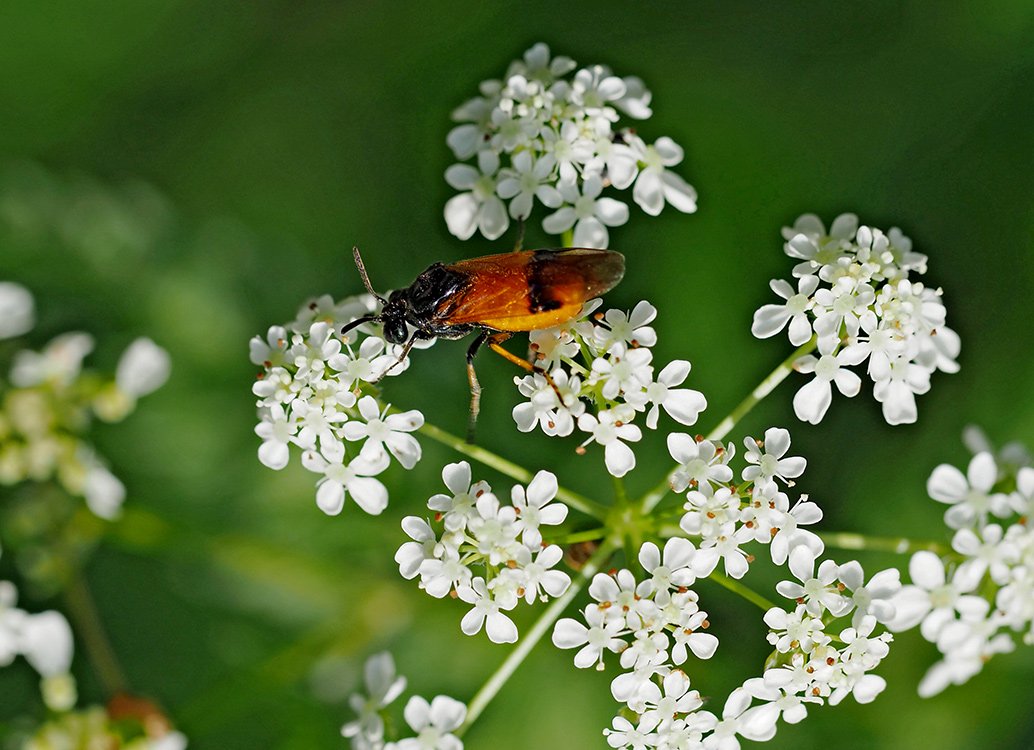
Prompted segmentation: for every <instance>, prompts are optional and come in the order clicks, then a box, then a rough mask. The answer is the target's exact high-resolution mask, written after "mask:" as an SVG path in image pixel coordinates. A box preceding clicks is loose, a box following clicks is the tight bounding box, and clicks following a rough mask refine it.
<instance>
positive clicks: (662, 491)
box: [642, 336, 818, 513]
mask: <svg viewBox="0 0 1034 750" xmlns="http://www.w3.org/2000/svg"><path fill="white" fill-rule="evenodd" d="M817 344H818V339H817V338H816V337H815V336H812V337H811V340H810V341H808V342H807V343H805V344H803V345H801V346H799V347H797V349H796V350H795V351H794V353H793V354H791V355H790V356H789V357H787V358H786V359H784V360H783V361H782V362H780V363H779V366H778V367H776V368H775V369H774V370H772V372H770V373H769V374H768V375H766V376H765V379H764V380H762V381H761V382H760V383H758V384H757V386H756V387H755V388H754V390H752V391H751V392H750V394H749V395H748V396H747V397H746V398H745V399H743V400H742V401H741V402H740V403H739V404H737V405H736V408H735V409H733V410H732V411H731V412H729V415H728V416H727V417H725V419H723V420H722V421H721V422H719V423H718V424H717V425H715V427H714V429H712V430H711V431H710V432H709V433H707V435H706V438H707V439H708V440H711V441H718V440H721V439H722V438H724V437H725V436H726V435H728V434H729V432H730V431H731V430H732V428H733V427H735V426H736V424H737V423H738V422H739V421H740V420H741V419H743V418H744V417H745V416H747V414H748V413H749V412H750V410H751V409H753V408H754V407H755V406H756V405H757V404H758V402H759V401H761V399H763V398H765V396H767V395H768V394H770V393H771V392H772V391H773V390H775V388H776V386H778V385H779V384H780V383H782V382H783V381H784V380H786V376H787V375H789V374H790V373H791V372H793V363H794V362H796V361H797V360H798V359H799V358H800V357H803V356H804V355H805V354H808V353H810V352H812V351H814V350H815V347H816V346H817ZM677 468H678V467H677V466H676V467H674V468H673V469H672V470H671V471H669V472H668V473H667V474H665V475H664V480H663V481H662V482H660V483H659V484H658V485H657V486H656V487H654V488H653V489H652V490H650V491H649V492H647V493H646V494H645V495H643V499H642V508H643V513H649V512H650V511H651V510H653V509H654V508H655V507H657V504H658V503H659V502H660V501H661V500H663V499H664V496H665V495H667V494H668V490H670V489H671V475H672V474H673V473H674V471H675V470H676V469H677Z"/></svg>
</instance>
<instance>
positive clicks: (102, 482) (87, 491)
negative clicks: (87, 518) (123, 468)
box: [82, 460, 126, 521]
mask: <svg viewBox="0 0 1034 750" xmlns="http://www.w3.org/2000/svg"><path fill="white" fill-rule="evenodd" d="M82 491H83V498H84V499H85V500H86V505H87V506H88V507H89V508H90V510H92V511H93V512H94V514H95V515H97V516H99V517H100V518H104V519H106V520H109V521H110V520H113V519H115V518H117V517H118V515H119V511H121V509H122V503H123V501H124V500H125V499H126V487H125V485H124V484H122V482H121V480H119V478H118V477H116V476H115V475H114V474H112V473H111V472H110V471H108V470H107V469H106V468H105V467H104V466H102V465H101V464H99V463H96V461H95V460H94V461H92V462H90V465H89V467H88V469H87V471H86V478H85V479H84V480H83V488H82Z"/></svg>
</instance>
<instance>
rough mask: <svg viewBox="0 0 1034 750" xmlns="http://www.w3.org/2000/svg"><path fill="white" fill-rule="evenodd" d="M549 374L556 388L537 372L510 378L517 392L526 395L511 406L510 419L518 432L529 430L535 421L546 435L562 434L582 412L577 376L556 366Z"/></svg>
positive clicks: (570, 428) (570, 430)
mask: <svg viewBox="0 0 1034 750" xmlns="http://www.w3.org/2000/svg"><path fill="white" fill-rule="evenodd" d="M550 376H551V377H552V378H553V385H555V386H556V390H554V389H553V386H551V385H550V384H549V381H547V380H546V379H545V377H543V376H542V375H541V374H539V373H535V374H533V375H526V376H525V377H523V378H517V377H515V378H514V382H515V383H516V384H517V388H518V390H519V391H520V393H521V395H522V396H525V397H527V398H528V399H529V400H528V401H523V402H521V403H519V404H517V406H515V407H513V412H512V414H513V421H514V422H516V423H517V429H518V430H520V431H521V432H531V431H532V430H534V429H535V427H536V425H538V426H541V427H542V431H543V432H544V433H546V434H547V435H552V436H556V437H566V436H567V435H570V434H571V433H572V432H574V426H575V419H576V418H577V417H579V416H581V415H582V414H583V413H584V412H585V403H584V402H583V401H581V400H579V398H578V395H579V393H580V391H581V387H582V382H581V380H580V379H579V378H578V376H577V375H571V376H568V374H567V371H566V370H564V369H561V368H559V367H558V368H556V369H555V370H553V372H552V373H550ZM557 391H560V398H559V399H558V398H557V393H556V392H557Z"/></svg>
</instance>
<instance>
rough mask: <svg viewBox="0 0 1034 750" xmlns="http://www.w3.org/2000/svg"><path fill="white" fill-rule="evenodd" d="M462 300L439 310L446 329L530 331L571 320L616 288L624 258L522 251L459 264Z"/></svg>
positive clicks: (594, 252)
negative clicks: (469, 326)
mask: <svg viewBox="0 0 1034 750" xmlns="http://www.w3.org/2000/svg"><path fill="white" fill-rule="evenodd" d="M449 269H450V270H454V271H457V272H459V273H462V274H464V275H465V276H466V277H467V279H468V286H467V288H466V289H465V291H464V293H463V296H462V298H460V299H459V300H457V301H455V302H454V303H451V304H450V305H449V306H448V307H447V308H445V309H443V310H442V313H443V322H447V323H448V324H450V325H461V324H465V323H467V324H479V325H484V326H487V327H489V328H495V329H497V330H500V331H534V330H538V329H541V328H549V327H550V326H554V325H557V324H559V323H563V322H565V321H567V320H570V319H571V318H573V317H574V316H575V315H577V314H578V312H579V311H580V310H581V307H582V305H583V304H584V303H585V302H586V300H589V299H592V298H593V297H596V296H599V295H601V294H604V293H606V292H607V291H609V290H610V289H612V288H614V287H615V286H616V285H617V283H618V282H619V281H621V277H622V276H623V275H624V272H625V259H624V256H622V255H621V254H620V253H616V252H613V251H612V250H595V249H589V248H565V249H562V250H525V251H521V252H514V253H503V254H500V255H486V256H484V257H482V258H472V259H471V260H465V261H460V262H459V263H455V264H452V265H450V266H449Z"/></svg>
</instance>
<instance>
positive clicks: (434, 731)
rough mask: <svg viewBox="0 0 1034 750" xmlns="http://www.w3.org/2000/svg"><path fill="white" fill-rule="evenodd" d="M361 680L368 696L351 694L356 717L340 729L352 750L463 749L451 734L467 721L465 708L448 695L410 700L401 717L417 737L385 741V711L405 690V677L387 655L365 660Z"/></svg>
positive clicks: (383, 654)
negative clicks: (397, 670) (362, 679)
mask: <svg viewBox="0 0 1034 750" xmlns="http://www.w3.org/2000/svg"><path fill="white" fill-rule="evenodd" d="M363 678H364V682H365V683H366V691H367V693H368V695H363V694H362V693H354V694H353V695H352V697H351V698H350V699H349V705H351V707H352V710H353V711H355V713H356V718H355V719H354V720H353V721H350V722H348V723H347V724H345V725H344V726H343V727H341V734H342V735H344V736H345V737H347V738H349V740H350V741H351V743H352V748H353V750H463V742H461V741H460V739H459V738H458V737H457V736H456V735H455V734H453V732H455V731H456V730H457V729H458V728H459V727H460V726H461V725H462V724H463V721H464V719H466V717H467V707H466V706H465V705H464V704H463V703H460V702H459V701H458V700H455V699H453V698H450V697H449V696H447V695H439V696H437V697H436V698H434V699H433V700H432V701H431V702H430V703H428V702H427V700H426V699H425V698H422V697H420V696H419V695H414V696H413V697H411V698H410V699H409V701H408V702H407V703H406V707H405V709H404V711H403V716H404V717H405V719H406V723H407V724H409V727H410V729H412V730H413V731H414V732H415V733H416V736H414V737H406V738H403V739H400V740H397V741H395V742H386V741H385V738H384V735H385V722H384V714H385V710H386V709H387V707H388V706H389V705H390V704H391V703H393V702H394V701H395V699H396V698H398V697H399V696H400V695H402V691H403V690H405V689H406V678H405V677H402V676H399V675H398V674H397V673H396V671H395V660H394V659H393V658H392V656H391V654H390V653H387V652H383V653H380V654H374V655H373V656H371V657H370V658H369V659H367V660H366V665H365V667H364V669H363Z"/></svg>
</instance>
